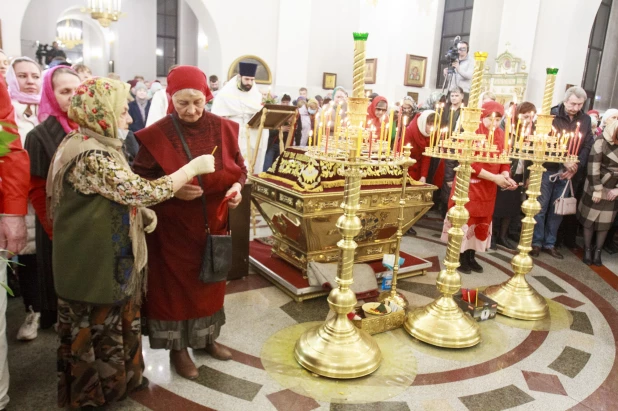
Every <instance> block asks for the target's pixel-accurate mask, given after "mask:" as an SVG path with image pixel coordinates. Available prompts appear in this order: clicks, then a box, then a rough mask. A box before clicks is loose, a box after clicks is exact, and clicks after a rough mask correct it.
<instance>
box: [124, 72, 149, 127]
mask: <svg viewBox="0 0 618 411" xmlns="http://www.w3.org/2000/svg"><path fill="white" fill-rule="evenodd" d="M133 90H134V92H135V100H133V101H132V102H130V103H129V115H130V116H131V118H132V119H133V123H131V125H130V126H129V130H131V131H132V132H134V133H137V132H138V131H140V130H141V129H143V128H144V127H146V119H147V118H148V112H149V111H150V97H148V87H146V85H145V84H144V83H142V82H141V81H140V82H139V83H137V84H136V85H135V88H134V89H133Z"/></svg>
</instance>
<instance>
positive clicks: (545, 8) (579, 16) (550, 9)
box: [526, 0, 601, 105]
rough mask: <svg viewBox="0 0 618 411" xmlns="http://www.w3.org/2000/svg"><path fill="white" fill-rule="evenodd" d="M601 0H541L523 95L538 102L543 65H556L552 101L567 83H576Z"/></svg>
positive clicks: (540, 100)
mask: <svg viewBox="0 0 618 411" xmlns="http://www.w3.org/2000/svg"><path fill="white" fill-rule="evenodd" d="M600 3H601V0H588V1H585V2H582V1H579V0H542V1H541V4H540V8H539V17H538V24H537V27H536V33H535V37H534V48H533V52H532V61H531V64H530V76H529V79H528V89H527V91H526V99H527V100H529V101H531V102H533V103H535V104H537V105H540V104H541V102H542V100H543V89H544V84H545V77H546V74H545V69H546V68H547V67H558V68H559V71H558V76H557V77H556V87H555V89H554V100H553V103H554V104H557V103H559V102H560V101H561V100H562V98H563V97H564V92H565V88H566V85H567V84H576V85H580V84H581V81H582V76H583V73H584V65H585V62H586V53H587V50H588V39H589V38H590V30H591V29H592V24H593V22H594V18H595V16H596V13H597V10H598V7H599V4H600Z"/></svg>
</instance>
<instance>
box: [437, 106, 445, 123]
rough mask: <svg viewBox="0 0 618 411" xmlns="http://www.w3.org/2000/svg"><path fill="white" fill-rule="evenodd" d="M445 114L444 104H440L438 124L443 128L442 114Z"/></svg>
mask: <svg viewBox="0 0 618 411" xmlns="http://www.w3.org/2000/svg"><path fill="white" fill-rule="evenodd" d="M443 113H444V103H442V104H440V109H439V114H438V124H439V125H440V127H442V114H443Z"/></svg>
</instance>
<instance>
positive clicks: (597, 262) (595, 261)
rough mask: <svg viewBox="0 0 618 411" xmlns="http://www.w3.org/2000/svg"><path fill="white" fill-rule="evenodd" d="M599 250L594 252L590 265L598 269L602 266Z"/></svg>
mask: <svg viewBox="0 0 618 411" xmlns="http://www.w3.org/2000/svg"><path fill="white" fill-rule="evenodd" d="M601 251H602V250H601V249H598V250H594V257H593V259H592V263H593V264H594V265H596V266H598V267H601V266H602V265H603V261H601Z"/></svg>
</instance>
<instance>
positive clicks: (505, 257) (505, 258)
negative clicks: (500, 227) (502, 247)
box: [489, 253, 513, 264]
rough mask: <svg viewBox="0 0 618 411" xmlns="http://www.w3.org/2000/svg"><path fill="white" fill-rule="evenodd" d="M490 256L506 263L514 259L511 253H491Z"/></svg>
mask: <svg viewBox="0 0 618 411" xmlns="http://www.w3.org/2000/svg"><path fill="white" fill-rule="evenodd" d="M489 255H490V256H492V257H495V258H497V259H498V260H502V261H504V262H505V263H509V264H510V263H511V260H512V259H513V257H511V256H510V255H504V254H502V253H489Z"/></svg>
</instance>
